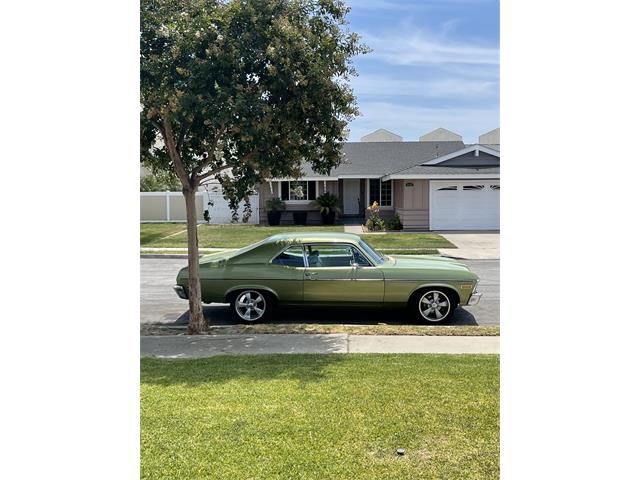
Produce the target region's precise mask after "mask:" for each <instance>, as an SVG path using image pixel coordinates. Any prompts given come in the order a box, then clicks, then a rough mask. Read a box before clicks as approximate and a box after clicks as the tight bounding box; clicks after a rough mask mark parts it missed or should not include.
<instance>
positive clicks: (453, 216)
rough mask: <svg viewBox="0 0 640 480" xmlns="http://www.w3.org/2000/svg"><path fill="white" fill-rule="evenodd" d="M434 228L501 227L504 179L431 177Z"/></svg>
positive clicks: (492, 228)
mask: <svg viewBox="0 0 640 480" xmlns="http://www.w3.org/2000/svg"><path fill="white" fill-rule="evenodd" d="M429 212H430V219H429V221H430V229H431V230H499V229H500V180H498V179H495V180H486V179H482V180H431V181H430V186H429Z"/></svg>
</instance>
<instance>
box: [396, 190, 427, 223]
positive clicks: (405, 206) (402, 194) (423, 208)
mask: <svg viewBox="0 0 640 480" xmlns="http://www.w3.org/2000/svg"><path fill="white" fill-rule="evenodd" d="M396 182H397V183H394V185H393V187H394V196H395V207H396V212H397V213H398V216H399V217H400V220H401V221H402V224H403V226H404V229H405V230H427V229H428V228H429V181H428V180H423V179H420V180H396ZM407 183H412V184H413V186H412V187H407V186H406V184H407Z"/></svg>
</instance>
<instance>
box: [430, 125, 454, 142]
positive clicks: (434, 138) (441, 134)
mask: <svg viewBox="0 0 640 480" xmlns="http://www.w3.org/2000/svg"><path fill="white" fill-rule="evenodd" d="M420 141H421V142H461V141H462V135H458V134H457V133H454V132H452V131H450V130H447V129H446V128H436V129H435V130H433V131H432V132H429V133H425V134H424V135H422V136H421V137H420Z"/></svg>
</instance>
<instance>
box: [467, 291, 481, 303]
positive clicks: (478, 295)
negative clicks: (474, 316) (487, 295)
mask: <svg viewBox="0 0 640 480" xmlns="http://www.w3.org/2000/svg"><path fill="white" fill-rule="evenodd" d="M480 298H482V294H481V293H480V292H473V293H472V294H471V296H470V297H469V301H468V302H467V305H477V304H478V302H480Z"/></svg>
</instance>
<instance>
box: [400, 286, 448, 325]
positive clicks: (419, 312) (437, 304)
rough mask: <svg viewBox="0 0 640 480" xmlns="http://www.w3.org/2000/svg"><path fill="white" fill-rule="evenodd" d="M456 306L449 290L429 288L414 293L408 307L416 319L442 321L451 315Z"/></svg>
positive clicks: (431, 321) (432, 321)
mask: <svg viewBox="0 0 640 480" xmlns="http://www.w3.org/2000/svg"><path fill="white" fill-rule="evenodd" d="M456 306H457V304H456V303H454V301H453V299H452V295H451V294H450V293H449V292H446V291H443V290H438V289H429V290H424V291H422V292H420V293H418V294H417V295H415V296H414V297H413V301H412V302H411V305H410V308H411V310H413V312H414V314H416V317H417V318H418V320H421V321H425V320H426V321H427V322H429V323H443V322H446V321H447V320H449V319H450V318H451V317H452V316H453V312H454V310H455V309H456Z"/></svg>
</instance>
